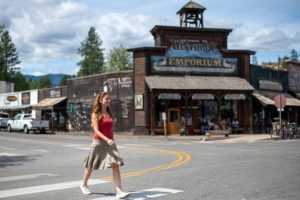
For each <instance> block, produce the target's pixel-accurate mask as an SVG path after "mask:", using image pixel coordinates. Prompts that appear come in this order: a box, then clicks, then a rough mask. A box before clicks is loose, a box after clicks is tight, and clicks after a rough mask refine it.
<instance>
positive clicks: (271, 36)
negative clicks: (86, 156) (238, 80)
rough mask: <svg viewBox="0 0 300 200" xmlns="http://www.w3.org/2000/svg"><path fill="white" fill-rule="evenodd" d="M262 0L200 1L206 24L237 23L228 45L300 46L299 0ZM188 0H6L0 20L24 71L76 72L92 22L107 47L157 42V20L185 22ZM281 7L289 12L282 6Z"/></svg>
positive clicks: (271, 49) (272, 49) (266, 49)
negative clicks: (183, 12)
mask: <svg viewBox="0 0 300 200" xmlns="http://www.w3.org/2000/svg"><path fill="white" fill-rule="evenodd" d="M196 2H197V1H196ZM257 2H258V1H253V2H252V1H240V0H237V1H235V2H233V3H231V5H227V4H226V5H225V3H224V2H223V1H218V0H203V2H200V1H199V2H198V3H200V4H201V5H203V6H205V7H206V8H207V10H206V11H205V13H204V19H205V22H204V26H205V27H207V28H228V29H233V31H232V33H230V35H229V37H228V39H229V43H228V48H233V49H249V50H254V51H257V52H259V55H262V54H263V53H268V54H269V55H270V54H272V53H274V57H276V56H278V53H279V52H280V53H282V52H286V53H288V52H289V51H290V50H291V49H292V48H295V49H296V50H297V51H299V50H300V28H299V27H300V21H299V15H300V14H299V12H298V10H297V9H296V7H297V5H299V4H300V3H299V2H298V0H291V2H290V3H285V2H281V1H279V0H274V1H273V2H272V4H271V5H270V3H269V1H266V0H260V1H259V3H257ZM186 3H187V1H186V0H180V1H176V2H174V1H171V0H166V1H161V0H153V1H149V2H143V3H142V4H141V3H140V1H137V0H124V1H106V0H97V1H93V0H84V1H79V0H78V1H77V0H30V1H28V0H23V1H19V0H1V1H0V8H1V12H0V24H5V25H6V28H7V29H8V30H9V31H10V34H11V36H12V40H13V42H14V44H15V45H16V47H17V50H18V52H19V55H20V59H21V61H22V63H21V65H22V68H23V70H22V72H23V73H25V74H27V73H30V74H33V73H49V72H63V73H69V74H71V73H76V71H75V72H74V70H76V69H78V66H77V65H76V63H77V62H78V61H79V59H80V58H79V56H78V55H77V49H78V48H79V47H80V43H81V42H82V41H83V40H84V39H85V38H86V37H87V33H88V30H89V28H90V27H91V26H94V27H95V28H96V30H97V32H98V34H99V36H100V37H101V39H102V41H103V48H105V51H106V53H107V52H108V51H109V50H110V49H112V48H113V47H118V46H120V45H123V46H125V47H127V48H134V47H141V46H154V40H153V36H152V35H151V33H150V30H151V29H152V28H153V27H154V26H155V25H175V26H177V25H179V16H177V15H176V12H177V11H178V10H179V9H180V8H181V7H182V6H183V5H184V4H186ZM282 5H285V6H284V8H282ZM245 7H247V9H248V11H246V10H245ZM268 8H269V9H268ZM279 8H282V9H283V10H284V11H286V12H283V11H282V12H278V9H279ZM296 11H297V12H296ZM259 60H262V59H259Z"/></svg>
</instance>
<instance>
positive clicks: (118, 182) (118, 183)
mask: <svg viewBox="0 0 300 200" xmlns="http://www.w3.org/2000/svg"><path fill="white" fill-rule="evenodd" d="M111 168H112V174H113V179H114V184H115V188H116V192H120V191H122V187H121V173H120V168H119V166H118V165H117V164H113V165H112V166H111Z"/></svg>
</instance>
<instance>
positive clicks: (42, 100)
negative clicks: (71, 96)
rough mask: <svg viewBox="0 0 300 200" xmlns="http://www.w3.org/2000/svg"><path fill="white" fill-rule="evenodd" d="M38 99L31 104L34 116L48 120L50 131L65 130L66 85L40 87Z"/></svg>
mask: <svg viewBox="0 0 300 200" xmlns="http://www.w3.org/2000/svg"><path fill="white" fill-rule="evenodd" d="M38 99H39V102H38V103H37V104H35V105H33V106H32V113H33V115H35V118H37V119H44V120H49V124H50V128H51V130H52V131H66V119H67V113H66V109H67V107H66V105H67V87H66V86H62V87H54V88H46V89H40V90H38Z"/></svg>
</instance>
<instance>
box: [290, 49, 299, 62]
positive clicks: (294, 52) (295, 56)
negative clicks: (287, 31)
mask: <svg viewBox="0 0 300 200" xmlns="http://www.w3.org/2000/svg"><path fill="white" fill-rule="evenodd" d="M290 53H291V56H290V58H291V60H293V61H297V60H298V57H299V54H298V52H297V51H296V50H295V49H292V50H291V52H290Z"/></svg>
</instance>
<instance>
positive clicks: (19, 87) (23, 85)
mask: <svg viewBox="0 0 300 200" xmlns="http://www.w3.org/2000/svg"><path fill="white" fill-rule="evenodd" d="M29 89H30V87H29V83H28V82H27V81H26V79H25V77H24V76H23V74H21V72H17V73H16V75H15V91H16V92H17V91H24V90H29Z"/></svg>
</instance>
